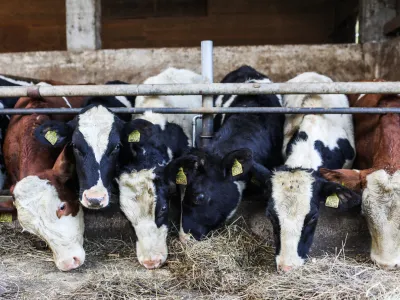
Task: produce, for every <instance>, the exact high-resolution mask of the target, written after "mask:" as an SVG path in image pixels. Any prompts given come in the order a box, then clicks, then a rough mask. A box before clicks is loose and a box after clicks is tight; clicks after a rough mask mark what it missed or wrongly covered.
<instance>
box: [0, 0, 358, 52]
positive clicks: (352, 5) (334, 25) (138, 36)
mask: <svg viewBox="0 0 400 300" xmlns="http://www.w3.org/2000/svg"><path fill="white" fill-rule="evenodd" d="M357 2H358V1H357V0H302V1H299V0H247V1H243V0H102V44H103V48H105V49H118V48H149V47H150V48H152V47H155V48H158V47H188V46H198V45H199V42H200V41H201V40H203V39H212V40H214V43H215V45H217V46H231V45H232V46H234V45H264V44H320V43H341V42H352V36H354V32H353V31H354V28H353V27H354V26H353V23H354V22H355V19H356V17H355V16H356V13H357ZM344 3H345V4H346V5H344ZM338 20H339V21H340V20H341V22H339V21H338ZM343 20H346V23H343ZM349 20H350V21H349ZM65 49H66V39H65V0H36V1H33V0H13V1H7V2H4V3H2V8H1V10H0V52H18V51H48V50H65Z"/></svg>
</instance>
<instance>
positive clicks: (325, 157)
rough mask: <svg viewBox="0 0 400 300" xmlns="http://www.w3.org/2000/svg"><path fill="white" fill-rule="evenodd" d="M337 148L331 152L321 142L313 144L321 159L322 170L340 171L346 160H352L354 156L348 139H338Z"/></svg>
mask: <svg viewBox="0 0 400 300" xmlns="http://www.w3.org/2000/svg"><path fill="white" fill-rule="evenodd" d="M337 145H338V146H337V147H335V148H334V149H333V150H331V149H329V147H328V146H325V144H324V143H323V142H321V141H315V142H314V148H315V150H317V151H318V152H319V154H320V155H321V159H322V162H323V164H322V166H321V167H323V168H327V169H340V168H342V167H343V165H344V163H345V162H346V160H352V159H354V156H355V151H354V149H353V147H352V146H351V144H350V142H349V140H348V139H342V138H341V139H338V141H337Z"/></svg>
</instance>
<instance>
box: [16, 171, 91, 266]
mask: <svg viewBox="0 0 400 300" xmlns="http://www.w3.org/2000/svg"><path fill="white" fill-rule="evenodd" d="M13 193H14V197H15V205H16V207H17V211H18V220H19V222H20V224H21V226H22V227H23V228H24V230H27V231H28V232H30V233H32V234H34V235H37V236H39V237H40V238H42V239H43V240H45V241H46V243H47V244H48V245H49V247H50V248H51V250H52V251H53V256H54V261H55V263H56V266H57V268H59V269H60V270H61V271H69V270H72V269H75V268H78V267H79V266H81V265H82V264H83V263H84V261H85V251H84V249H83V232H84V223H83V211H82V208H79V212H78V214H77V215H76V216H72V215H68V216H61V217H60V218H59V217H58V216H57V210H58V208H59V206H60V204H61V203H62V201H61V200H60V198H59V196H58V193H57V191H56V189H55V188H54V186H53V185H51V184H50V182H49V181H48V180H43V179H40V178H39V177H37V176H28V177H25V178H24V179H22V180H21V181H19V182H18V183H17V184H16V185H15V188H14V191H13Z"/></svg>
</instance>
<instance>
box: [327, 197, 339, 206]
mask: <svg viewBox="0 0 400 300" xmlns="http://www.w3.org/2000/svg"><path fill="white" fill-rule="evenodd" d="M339 201H340V200H339V197H338V195H336V194H332V195H330V196H328V197H327V198H326V201H325V206H327V207H332V208H338V207H339Z"/></svg>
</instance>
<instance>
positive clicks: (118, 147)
mask: <svg viewBox="0 0 400 300" xmlns="http://www.w3.org/2000/svg"><path fill="white" fill-rule="evenodd" d="M120 147H121V146H120V144H117V145H116V146H115V147H114V149H113V150H112V151H111V152H110V155H113V154H116V153H118V151H119V149H120Z"/></svg>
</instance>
